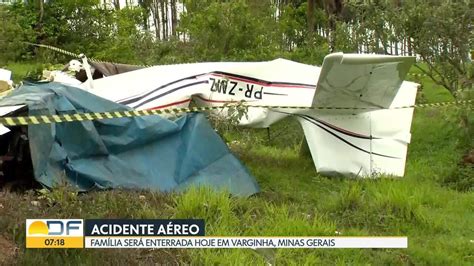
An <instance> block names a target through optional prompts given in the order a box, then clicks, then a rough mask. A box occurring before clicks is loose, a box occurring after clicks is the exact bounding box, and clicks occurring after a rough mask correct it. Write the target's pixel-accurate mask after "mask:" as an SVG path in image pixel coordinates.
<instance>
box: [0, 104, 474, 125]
mask: <svg viewBox="0 0 474 266" xmlns="http://www.w3.org/2000/svg"><path fill="white" fill-rule="evenodd" d="M472 103H473V101H471V100H468V101H456V102H439V103H425V104H416V105H410V106H401V107H395V108H391V109H404V108H426V107H443V106H451V105H468V106H469V105H471V104H472ZM247 107H258V108H270V109H300V110H301V109H303V110H374V111H375V110H391V109H381V108H373V107H359V108H358V107H332V106H324V107H323V106H321V107H295V106H269V105H246V104H237V105H224V106H202V107H189V108H169V109H162V110H128V111H115V112H94V113H75V114H61V115H38V116H16V117H0V124H3V125H5V126H26V125H39V124H50V123H69V122H75V121H94V120H102V119H113V118H123V117H139V116H149V115H161V114H180V113H193V112H205V111H211V110H218V109H224V108H238V109H239V108H240V109H245V108H247Z"/></svg>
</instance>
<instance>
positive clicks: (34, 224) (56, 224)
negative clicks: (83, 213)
mask: <svg viewBox="0 0 474 266" xmlns="http://www.w3.org/2000/svg"><path fill="white" fill-rule="evenodd" d="M26 226H27V227H26V228H27V231H26V235H27V236H82V235H83V221H82V220H81V219H28V220H26Z"/></svg>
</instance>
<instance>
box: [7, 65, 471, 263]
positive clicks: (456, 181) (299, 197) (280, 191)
mask: <svg viewBox="0 0 474 266" xmlns="http://www.w3.org/2000/svg"><path fill="white" fill-rule="evenodd" d="M9 67H10V69H12V70H13V71H14V78H15V80H20V79H21V78H22V77H23V76H25V75H26V73H27V72H28V71H29V70H28V69H29V68H32V69H34V68H35V66H34V65H25V64H11V65H9ZM413 71H414V72H415V71H416V70H413ZM415 81H418V82H421V83H422V84H423V90H422V92H421V94H420V95H421V98H420V100H422V101H424V102H438V101H450V100H452V97H451V96H450V94H449V93H448V92H447V91H446V90H444V89H442V88H441V87H439V86H436V85H434V84H433V83H431V82H430V81H429V80H427V79H422V80H415ZM466 112H467V111H466V110H462V109H460V108H457V107H448V108H446V107H443V108H424V109H422V108H420V109H416V110H415V116H414V121H413V125H412V134H413V135H412V141H411V144H410V145H409V152H408V159H407V166H406V175H405V177H403V178H397V179H393V178H386V177H382V178H379V179H364V180H361V179H357V180H356V179H347V178H329V177H324V176H321V175H319V174H318V173H316V171H315V168H314V165H313V162H312V160H311V158H309V157H306V156H302V155H300V143H301V140H302V137H303V134H302V130H301V128H300V126H299V124H298V123H297V122H296V121H294V120H291V119H287V120H284V121H281V122H279V123H278V124H276V125H275V126H272V128H271V130H270V138H268V135H267V131H266V130H259V129H238V130H232V131H226V132H222V134H223V136H224V137H225V139H226V141H228V142H229V146H230V147H231V149H232V150H233V151H234V152H235V153H236V154H237V155H238V156H239V157H240V158H241V160H242V161H243V162H244V164H245V165H246V166H247V167H248V168H249V170H250V171H251V173H252V174H253V175H255V177H256V178H257V181H258V183H259V185H260V187H261V190H262V192H261V193H260V194H258V195H255V196H252V197H250V198H236V197H232V196H230V195H229V194H228V193H226V192H215V191H211V190H209V189H206V188H195V189H190V190H189V191H187V192H185V193H181V194H174V193H171V194H163V193H155V192H150V191H123V190H113V191H104V192H91V193H87V194H77V193H76V192H74V191H73V190H70V189H69V188H67V187H61V188H58V189H56V190H53V191H51V192H45V191H44V190H42V191H27V192H22V193H19V192H9V191H7V190H4V191H0V250H2V248H3V250H4V251H5V252H4V253H3V254H4V255H3V256H4V258H3V262H4V263H16V264H35V265H43V264H44V265H46V264H47V265H77V264H91V265H92V264H97V263H98V262H100V263H101V264H113V265H116V264H137V263H142V264H154V263H158V264H161V263H172V264H176V263H191V264H199V265H201V264H232V265H234V264H237V265H248V264H261V265H263V264H266V263H271V264H277V265H314V264H341V265H342V264H364V265H365V264H372V265H381V264H422V265H473V264H474V257H473V256H474V243H473V241H474V226H473V221H474V193H473V190H472V188H473V184H474V180H473V179H474V171H473V169H472V165H471V166H466V165H463V164H461V161H462V156H463V154H465V153H466V152H467V151H468V149H469V148H470V147H472V141H473V139H472V135H471V133H472V132H469V131H468V130H467V129H466V128H468V127H466V125H465V123H472V120H473V116H472V112H470V113H468V114H467V115H466ZM460 113H464V116H461V115H460ZM466 117H467V118H466ZM461 118H462V119H461ZM43 217H44V218H84V219H87V218H203V219H205V220H206V234H208V235H224V236H225V235H227V236H255V235H258V236H278V235H280V236H334V235H341V236H408V246H409V247H408V249H346V250H343V249H340V250H337V249H334V250H328V249H324V250H318V249H279V250H274V249H268V250H251V249H239V250H225V249H188V250H178V249H160V250H147V249H139V250H133V249H123V250H65V249H59V250H34V249H30V250H26V249H25V219H26V218H43ZM10 250H11V252H9V251H10ZM0 253H2V252H1V251H0ZM1 262H2V255H1V254H0V264H1Z"/></svg>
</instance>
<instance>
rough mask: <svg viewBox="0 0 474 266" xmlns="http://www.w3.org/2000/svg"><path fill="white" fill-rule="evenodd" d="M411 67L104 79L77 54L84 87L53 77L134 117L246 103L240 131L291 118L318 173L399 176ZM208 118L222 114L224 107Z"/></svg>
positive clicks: (205, 68) (411, 93)
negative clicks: (140, 112) (159, 111)
mask: <svg viewBox="0 0 474 266" xmlns="http://www.w3.org/2000/svg"><path fill="white" fill-rule="evenodd" d="M414 62H415V58H414V57H405V56H387V55H363V54H343V53H334V54H330V55H328V56H326V57H325V59H324V62H323V65H322V67H317V66H312V65H306V64H301V63H297V62H293V61H289V60H285V59H276V60H273V61H268V62H216V63H192V64H178V65H159V66H152V67H144V68H140V67H131V68H129V69H126V70H124V71H122V72H124V73H119V72H121V71H118V72H117V71H115V73H119V74H111V73H112V72H114V71H107V70H110V67H112V68H113V67H114V66H113V65H112V66H111V65H110V64H109V65H101V64H95V63H93V62H88V60H87V58H86V57H83V58H82V63H79V62H78V61H74V63H73V64H71V65H70V69H73V70H76V71H78V70H79V69H83V70H85V73H86V80H85V82H81V81H79V80H77V79H71V78H69V77H67V76H66V75H65V74H64V73H56V74H55V76H54V81H56V82H61V83H64V84H68V85H73V86H76V87H80V88H82V89H84V90H86V91H88V92H90V93H92V94H95V95H97V96H99V97H102V98H105V99H108V100H111V101H113V102H116V103H120V104H122V105H126V106H129V107H131V108H134V109H137V110H143V109H165V108H185V107H188V106H189V104H190V103H191V102H194V104H195V105H197V106H224V105H228V104H232V103H238V102H242V101H244V102H245V104H248V105H249V106H250V107H248V112H247V116H244V117H242V118H241V120H240V125H242V126H248V127H255V128H267V127H269V126H270V125H271V124H273V123H275V122H277V121H279V120H281V119H283V118H285V117H288V116H293V117H295V118H296V119H297V120H298V121H299V122H300V123H301V125H302V127H303V130H304V134H305V137H306V140H307V142H308V145H309V148H310V151H311V155H312V158H313V161H314V164H315V166H316V169H317V171H318V172H320V173H323V174H327V175H334V174H342V175H346V176H360V177H371V176H376V175H378V174H388V175H393V176H403V175H404V169H405V161H406V154H407V146H408V143H409V142H410V137H411V134H410V127H411V122H412V117H413V111H414V110H413V108H412V107H410V106H412V105H413V104H414V103H415V98H416V93H417V87H418V84H416V83H413V82H409V81H405V80H404V79H405V77H406V75H407V73H408V71H409V69H410V67H411V66H412V64H413V63H414ZM91 65H92V67H91ZM107 67H109V68H107ZM104 69H105V71H104ZM94 70H95V71H98V70H102V71H101V73H102V75H101V76H103V77H102V78H98V79H94V77H97V76H98V75H97V73H94ZM258 106H265V107H258ZM269 106H270V107H269ZM271 106H274V107H271ZM278 106H280V107H278ZM283 107H284V108H283ZM289 107H291V108H289ZM213 112H216V114H219V115H223V116H225V115H228V112H227V111H226V110H225V108H223V109H221V110H214V111H213ZM1 114H5V112H3V113H1Z"/></svg>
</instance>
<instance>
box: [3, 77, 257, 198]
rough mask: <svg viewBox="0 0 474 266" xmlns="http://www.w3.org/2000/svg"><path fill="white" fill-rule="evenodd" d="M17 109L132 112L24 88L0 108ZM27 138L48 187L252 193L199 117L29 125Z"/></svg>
mask: <svg viewBox="0 0 474 266" xmlns="http://www.w3.org/2000/svg"><path fill="white" fill-rule="evenodd" d="M18 104H26V105H27V106H28V112H29V115H50V114H73V113H83V112H107V111H123V110H129V109H130V108H128V107H126V106H123V105H120V104H117V103H114V102H111V101H108V100H106V99H103V98H101V97H98V96H95V95H93V94H91V93H88V92H86V91H84V90H81V89H77V88H74V87H68V86H65V85H62V84H58V83H54V82H53V83H40V84H33V83H29V84H25V85H23V86H21V87H20V88H18V89H16V90H15V91H14V92H13V93H11V94H10V95H9V96H8V97H5V98H3V99H1V100H0V106H7V105H18ZM28 137H29V141H30V150H31V157H32V162H33V168H34V175H35V178H36V180H37V181H39V182H40V183H41V184H43V185H45V186H47V187H54V186H55V185H56V184H58V183H60V182H62V181H61V180H63V179H64V178H66V179H67V180H68V181H69V182H70V183H72V184H74V185H77V186H78V188H79V189H81V190H90V189H93V188H101V189H106V188H118V187H122V188H139V189H153V190H160V191H170V190H181V189H184V188H186V187H189V186H191V185H196V184H199V185H205V186H210V187H214V188H217V189H226V190H228V191H229V192H231V193H232V194H235V195H242V196H247V195H251V194H254V193H256V192H258V185H257V183H256V181H255V179H254V177H253V176H251V175H250V174H249V172H248V171H247V169H246V168H245V167H244V166H243V165H242V164H241V163H240V161H239V160H238V159H237V158H236V157H235V156H234V155H232V153H231V152H230V150H229V149H228V147H227V146H226V145H225V143H224V142H223V141H222V139H221V138H220V137H219V135H217V134H216V132H215V131H214V130H213V128H212V127H211V126H210V124H209V122H208V121H207V119H206V118H205V116H204V115H203V114H195V113H193V114H187V115H184V116H182V117H180V118H178V119H176V120H174V121H172V120H168V119H165V118H162V117H160V116H143V117H132V118H116V119H105V120H98V121H86V122H70V123H57V124H43V125H30V126H28Z"/></svg>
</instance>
